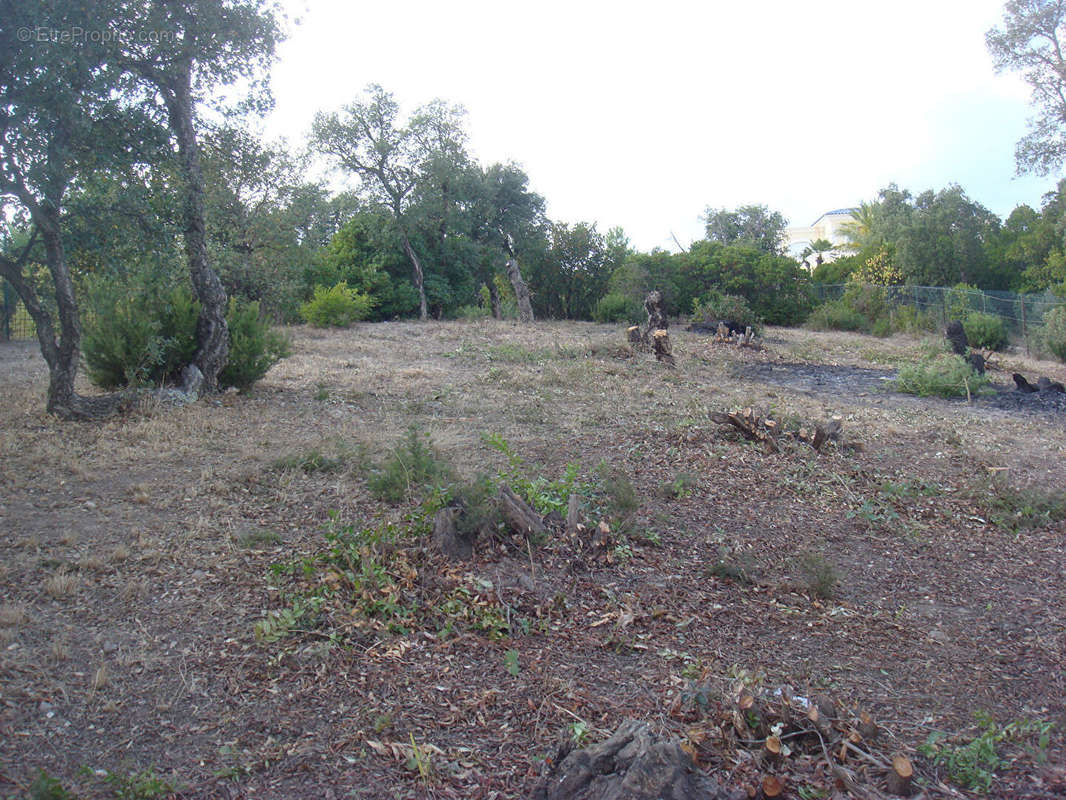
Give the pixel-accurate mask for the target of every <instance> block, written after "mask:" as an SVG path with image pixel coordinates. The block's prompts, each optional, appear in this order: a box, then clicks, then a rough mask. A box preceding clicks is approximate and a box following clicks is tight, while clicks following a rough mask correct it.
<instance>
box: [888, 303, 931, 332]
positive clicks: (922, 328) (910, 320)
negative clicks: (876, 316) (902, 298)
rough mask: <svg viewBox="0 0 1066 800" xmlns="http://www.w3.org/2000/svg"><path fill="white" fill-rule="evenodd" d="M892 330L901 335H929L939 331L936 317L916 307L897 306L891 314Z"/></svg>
mask: <svg viewBox="0 0 1066 800" xmlns="http://www.w3.org/2000/svg"><path fill="white" fill-rule="evenodd" d="M890 319H891V320H892V330H894V331H899V332H900V333H927V332H931V331H935V330H937V328H938V326H937V321H936V317H935V316H934V315H933V313H932V312H930V311H922V310H921V309H919V308H916V307H914V306H896V307H895V308H894V309H892V311H891V314H890Z"/></svg>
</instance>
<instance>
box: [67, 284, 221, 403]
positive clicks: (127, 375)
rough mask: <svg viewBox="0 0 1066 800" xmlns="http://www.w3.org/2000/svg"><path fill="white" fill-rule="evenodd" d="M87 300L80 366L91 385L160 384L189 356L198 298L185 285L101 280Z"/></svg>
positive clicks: (194, 330) (192, 350)
mask: <svg viewBox="0 0 1066 800" xmlns="http://www.w3.org/2000/svg"><path fill="white" fill-rule="evenodd" d="M89 300H90V306H91V308H92V311H93V313H92V314H88V315H86V318H85V320H84V323H83V328H84V335H83V337H82V352H83V354H84V356H85V372H86V374H87V375H88V376H89V380H90V381H92V382H93V383H94V384H96V385H97V386H100V387H102V388H104V389H117V388H119V387H122V386H148V385H158V384H162V383H165V382H166V381H168V380H170V379H171V378H173V377H175V376H176V374H177V372H178V371H179V370H181V368H182V367H183V366H184V365H185V364H188V363H189V362H190V361H192V358H193V356H194V355H195V353H196V319H197V317H198V316H199V314H200V304H199V303H197V302H196V301H195V300H194V299H193V296H192V293H191V292H190V291H189V290H188V289H186V288H184V287H177V288H174V289H171V290H170V291H169V292H158V291H153V290H151V289H149V288H148V287H141V289H140V292H138V291H137V290H136V289H134V290H133V291H132V292H131V287H127V286H120V285H117V284H101V285H99V286H97V287H95V288H94V289H93V290H92V291H91V292H90V298H89Z"/></svg>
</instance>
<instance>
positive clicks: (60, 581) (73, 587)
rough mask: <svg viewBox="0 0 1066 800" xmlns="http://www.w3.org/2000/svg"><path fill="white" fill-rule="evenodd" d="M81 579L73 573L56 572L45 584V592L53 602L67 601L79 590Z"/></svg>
mask: <svg viewBox="0 0 1066 800" xmlns="http://www.w3.org/2000/svg"><path fill="white" fill-rule="evenodd" d="M80 582H81V581H80V579H79V578H78V576H77V574H75V573H73V572H56V573H53V574H52V575H50V576H49V577H48V578H47V579H46V580H45V582H44V591H45V593H46V594H47V595H48V596H49V597H51V598H52V599H53V600H66V599H67V598H69V597H70V596H71V595H72V594H74V593H75V592H76V591H77V590H78V585H79V583H80Z"/></svg>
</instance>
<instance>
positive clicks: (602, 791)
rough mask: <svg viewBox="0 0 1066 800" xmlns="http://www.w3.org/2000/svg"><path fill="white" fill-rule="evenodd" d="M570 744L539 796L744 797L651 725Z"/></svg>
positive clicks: (617, 799)
mask: <svg viewBox="0 0 1066 800" xmlns="http://www.w3.org/2000/svg"><path fill="white" fill-rule="evenodd" d="M571 747H572V746H571V745H570V744H569V743H567V744H566V745H564V746H563V747H562V748H560V750H559V752H558V753H557V755H556V758H555V759H553V760H552V762H551V767H550V769H549V771H548V773H547V774H546V775H545V776H544V777H543V778H542V779H541V782H540V784H539V785H538V786H537V788H536V789H535V790H534V791H533V798H534V800H660V798H661V799H662V800H741V798H746V797H747V794H746V793H744V792H741V791H734V792H731V791H728V790H727V789H725V788H723V787H722V786H721V785H720V784H719V783H718V782H717V781H715V780H713V779H711V778H708V777H707V776H705V775H702V774H701V773H700V772H699V771H698V770H697V769H696V768H695V766H694V765H693V763H692V759H691V758H690V757H689V756H688V754H687V753H685V751H684V750H682V749H681V745H680V744H679V743H678V742H677V741H670V742H657V741H655V739H654V738H653V737H652V735H651V733H650V732H649V729H648V725H647V723H644V722H637V721H634V720H627V721H626V722H623V723H622V724H621V725H619V726H618V730H616V731H615V732H614V734H612V735H611V737H610V738H609V739H607V741H605V742H600V743H599V744H594V745H591V746H589V747H585V748H582V749H581V750H572V749H571Z"/></svg>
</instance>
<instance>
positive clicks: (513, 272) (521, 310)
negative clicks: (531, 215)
mask: <svg viewBox="0 0 1066 800" xmlns="http://www.w3.org/2000/svg"><path fill="white" fill-rule="evenodd" d="M504 243H505V246H506V249H507V278H508V279H509V280H510V281H511V286H512V287H513V288H514V296H515V299H516V300H517V301H518V319H519V321H520V322H532V321H533V304H532V303H531V302H530V300H529V286H528V285H527V284H526V282H525V280H523V279H522V273H521V271H520V270H519V269H518V257H517V256H516V255H515V251H514V239H512V238H511V234H509V233H508V234H505V236H504Z"/></svg>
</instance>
